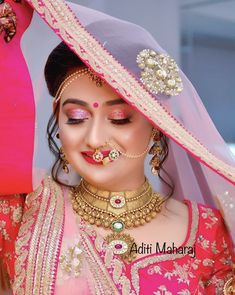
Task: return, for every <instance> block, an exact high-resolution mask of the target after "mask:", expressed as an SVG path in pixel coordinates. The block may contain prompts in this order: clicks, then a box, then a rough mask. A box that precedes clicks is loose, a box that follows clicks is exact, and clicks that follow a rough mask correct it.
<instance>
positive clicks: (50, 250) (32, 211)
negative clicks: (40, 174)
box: [13, 177, 64, 295]
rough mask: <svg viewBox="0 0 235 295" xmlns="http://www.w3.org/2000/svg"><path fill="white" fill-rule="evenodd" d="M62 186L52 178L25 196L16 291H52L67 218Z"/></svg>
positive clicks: (18, 248)
mask: <svg viewBox="0 0 235 295" xmlns="http://www.w3.org/2000/svg"><path fill="white" fill-rule="evenodd" d="M63 202H64V199H63V196H62V191H61V189H60V187H59V186H58V185H57V184H56V183H55V182H53V181H52V180H51V179H50V177H48V178H47V179H45V180H44V182H43V184H42V186H40V187H39V188H38V190H36V191H35V192H33V193H31V194H29V195H28V196H27V198H26V205H27V206H28V208H29V209H28V210H27V211H26V212H25V214H24V215H23V221H22V226H21V227H20V231H19V235H18V239H17V241H16V255H17V257H16V262H15V279H14V284H13V290H14V294H16V295H18V294H29V295H30V294H34V295H36V294H51V293H52V292H53V288H54V283H55V278H56V277H55V276H56V271H55V270H56V268H57V258H58V256H59V253H58V251H59V249H60V243H61V234H62V228H63V218H64V214H63V212H64V207H63V206H64V203H63Z"/></svg>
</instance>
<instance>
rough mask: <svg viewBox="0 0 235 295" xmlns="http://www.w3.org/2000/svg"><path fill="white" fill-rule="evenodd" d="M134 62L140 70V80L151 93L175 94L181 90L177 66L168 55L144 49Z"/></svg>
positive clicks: (181, 85)
mask: <svg viewBox="0 0 235 295" xmlns="http://www.w3.org/2000/svg"><path fill="white" fill-rule="evenodd" d="M136 62H137V64H138V66H139V68H140V69H141V70H142V71H141V78H140V81H141V82H142V83H143V84H144V85H145V87H146V88H147V89H148V90H149V91H150V92H151V93H153V94H158V93H159V94H165V95H168V96H176V95H178V94H180V93H181V92H182V91H183V84H182V80H181V77H180V75H179V68H178V66H177V64H176V62H175V60H174V59H173V58H171V57H170V56H169V55H167V54H163V53H161V54H158V53H157V52H155V51H154V50H151V49H144V50H142V51H140V53H139V54H138V55H137V59H136Z"/></svg>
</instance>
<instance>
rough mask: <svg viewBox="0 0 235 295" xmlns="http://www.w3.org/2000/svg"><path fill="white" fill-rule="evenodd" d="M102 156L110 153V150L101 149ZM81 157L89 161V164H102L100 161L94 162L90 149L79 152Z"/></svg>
mask: <svg viewBox="0 0 235 295" xmlns="http://www.w3.org/2000/svg"><path fill="white" fill-rule="evenodd" d="M101 153H102V155H103V157H104V158H105V157H107V156H108V155H109V153H110V151H101ZM81 154H82V156H83V158H84V159H85V160H86V161H87V162H88V163H89V164H93V165H103V163H102V161H101V162H96V161H95V160H94V159H93V157H92V156H93V154H94V152H90V151H85V152H81Z"/></svg>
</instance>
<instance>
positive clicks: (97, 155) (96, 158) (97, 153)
mask: <svg viewBox="0 0 235 295" xmlns="http://www.w3.org/2000/svg"><path fill="white" fill-rule="evenodd" d="M92 158H93V160H94V161H95V162H97V163H99V162H102V161H103V158H104V156H103V154H102V153H101V151H100V150H99V149H96V150H95V152H94V154H93V155H92Z"/></svg>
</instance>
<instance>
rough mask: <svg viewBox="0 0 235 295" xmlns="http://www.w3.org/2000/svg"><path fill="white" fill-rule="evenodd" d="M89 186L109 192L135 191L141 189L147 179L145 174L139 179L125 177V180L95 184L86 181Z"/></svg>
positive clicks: (88, 180)
mask: <svg viewBox="0 0 235 295" xmlns="http://www.w3.org/2000/svg"><path fill="white" fill-rule="evenodd" d="M84 180H85V181H86V182H87V183H88V184H89V185H91V186H93V187H95V188H98V189H99V190H103V191H109V192H119V191H134V190H138V188H140V187H141V186H142V185H143V184H144V182H145V180H146V177H145V175H144V174H142V175H140V176H139V177H125V179H119V180H118V181H117V180H113V181H106V182H94V181H92V180H90V179H84Z"/></svg>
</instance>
